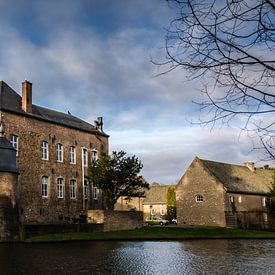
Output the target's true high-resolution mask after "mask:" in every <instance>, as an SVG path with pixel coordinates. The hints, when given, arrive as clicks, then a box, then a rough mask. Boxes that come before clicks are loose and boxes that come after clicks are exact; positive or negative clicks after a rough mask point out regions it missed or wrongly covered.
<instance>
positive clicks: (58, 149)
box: [56, 143, 63, 162]
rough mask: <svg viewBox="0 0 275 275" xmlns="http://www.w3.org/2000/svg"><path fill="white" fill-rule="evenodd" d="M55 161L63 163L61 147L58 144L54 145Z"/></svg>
mask: <svg viewBox="0 0 275 275" xmlns="http://www.w3.org/2000/svg"><path fill="white" fill-rule="evenodd" d="M56 160H57V161H58V162H63V146H62V144H60V143H58V144H56Z"/></svg>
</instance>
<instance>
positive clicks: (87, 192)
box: [83, 180, 89, 200]
mask: <svg viewBox="0 0 275 275" xmlns="http://www.w3.org/2000/svg"><path fill="white" fill-rule="evenodd" d="M83 188H84V190H83V195H84V199H85V200H87V199H88V195H89V185H88V181H87V180H84V187H83Z"/></svg>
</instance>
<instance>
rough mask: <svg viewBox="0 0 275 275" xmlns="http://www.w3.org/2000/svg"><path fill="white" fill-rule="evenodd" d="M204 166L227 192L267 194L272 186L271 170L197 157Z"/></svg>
mask: <svg viewBox="0 0 275 275" xmlns="http://www.w3.org/2000/svg"><path fill="white" fill-rule="evenodd" d="M199 160H200V161H201V162H202V164H203V165H204V167H206V168H207V169H208V171H209V172H210V173H211V174H212V175H213V176H214V177H215V178H216V179H217V180H219V181H220V182H221V183H222V184H223V185H224V187H225V188H226V190H227V192H233V193H234V192H235V193H254V194H267V193H269V192H270V190H271V188H272V175H273V173H274V171H273V170H270V169H269V170H268V169H262V168H256V169H255V170H254V171H251V170H250V169H249V168H248V167H246V166H242V165H235V164H229V163H221V162H216V161H210V160H203V159H199Z"/></svg>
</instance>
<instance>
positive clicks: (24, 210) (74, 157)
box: [0, 81, 108, 224]
mask: <svg viewBox="0 0 275 275" xmlns="http://www.w3.org/2000/svg"><path fill="white" fill-rule="evenodd" d="M0 120H1V122H2V124H3V126H4V128H5V136H6V138H7V139H8V140H9V141H10V142H11V144H12V145H13V147H14V148H15V149H16V167H17V171H18V173H19V178H18V188H17V197H18V209H19V218H20V222H22V223H26V224H31V223H59V222H68V221H72V220H74V219H76V220H77V219H79V218H81V217H85V215H86V213H87V210H88V209H102V208H103V200H102V196H101V191H100V190H99V189H98V188H97V187H96V186H93V185H92V184H91V183H89V182H88V180H87V178H86V176H87V166H88V163H89V162H90V161H94V160H95V159H96V158H97V157H98V156H99V155H101V154H108V135H107V134H106V133H104V131H103V121H102V118H101V117H100V118H98V120H97V121H96V122H95V126H94V125H91V124H89V123H87V122H85V121H83V120H81V119H79V118H77V117H75V116H73V115H71V114H65V113H61V112H57V111H54V110H50V109H46V108H43V107H40V106H37V105H34V104H33V103H32V83H30V82H28V81H24V82H23V83H22V97H21V96H20V95H19V94H17V93H16V92H15V91H14V90H13V89H12V88H11V87H9V86H8V85H7V84H6V83H5V82H3V81H1V82H0ZM0 184H1V185H3V180H2V178H0Z"/></svg>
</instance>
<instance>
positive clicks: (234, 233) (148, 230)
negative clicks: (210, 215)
mask: <svg viewBox="0 0 275 275" xmlns="http://www.w3.org/2000/svg"><path fill="white" fill-rule="evenodd" d="M227 238H242V239H248V238H252V239H254V238H255V239H258V238H263V239H265V238H266V239H275V232H267V231H256V230H243V229H229V228H209V227H184V228H181V227H143V228H141V229H135V230H128V231H116V232H89V233H84V232H79V233H63V234H49V235H41V236H35V237H31V238H28V239H26V242H50V241H77V240H186V239H227Z"/></svg>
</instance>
